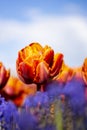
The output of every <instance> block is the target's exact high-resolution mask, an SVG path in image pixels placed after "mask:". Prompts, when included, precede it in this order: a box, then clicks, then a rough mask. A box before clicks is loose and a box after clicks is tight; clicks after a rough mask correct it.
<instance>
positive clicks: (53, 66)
mask: <svg viewBox="0 0 87 130" xmlns="http://www.w3.org/2000/svg"><path fill="white" fill-rule="evenodd" d="M62 62H63V54H61V53H59V54H54V51H53V49H52V48H51V47H49V46H47V45H46V46H45V47H42V46H41V45H40V44H39V43H31V44H30V45H28V46H26V47H25V48H23V49H22V50H20V51H19V53H18V58H17V61H16V68H17V73H18V76H19V78H20V79H21V80H22V81H23V82H25V83H27V84H30V83H36V84H44V83H45V82H46V81H48V80H49V79H50V78H53V77H54V76H56V75H57V74H58V73H59V70H60V68H61V66H62Z"/></svg>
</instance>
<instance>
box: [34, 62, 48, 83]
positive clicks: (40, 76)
mask: <svg viewBox="0 0 87 130" xmlns="http://www.w3.org/2000/svg"><path fill="white" fill-rule="evenodd" d="M48 75H49V71H48V69H47V66H46V64H45V63H44V62H40V63H39V64H38V66H37V68H36V76H35V79H34V81H35V82H36V83H43V82H45V81H47V79H48Z"/></svg>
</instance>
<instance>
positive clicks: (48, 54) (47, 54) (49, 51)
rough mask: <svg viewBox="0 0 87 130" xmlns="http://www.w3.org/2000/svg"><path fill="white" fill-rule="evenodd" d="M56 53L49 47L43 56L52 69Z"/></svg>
mask: <svg viewBox="0 0 87 130" xmlns="http://www.w3.org/2000/svg"><path fill="white" fill-rule="evenodd" d="M53 57H54V51H53V50H52V49H51V48H50V47H49V48H47V49H45V51H44V54H43V59H44V60H45V61H46V62H47V63H48V64H49V66H50V67H51V66H52V64H53Z"/></svg>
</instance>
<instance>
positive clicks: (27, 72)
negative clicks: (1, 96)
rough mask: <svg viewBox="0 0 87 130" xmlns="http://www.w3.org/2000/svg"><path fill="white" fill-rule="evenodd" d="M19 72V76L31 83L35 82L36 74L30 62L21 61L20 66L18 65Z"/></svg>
mask: <svg viewBox="0 0 87 130" xmlns="http://www.w3.org/2000/svg"><path fill="white" fill-rule="evenodd" d="M17 72H18V75H19V78H20V79H21V80H22V81H23V82H25V83H27V84H30V83H32V82H33V79H34V76H35V72H34V69H33V67H32V66H30V64H28V63H24V62H22V63H20V64H19V66H18V67H17Z"/></svg>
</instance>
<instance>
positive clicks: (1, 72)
mask: <svg viewBox="0 0 87 130" xmlns="http://www.w3.org/2000/svg"><path fill="white" fill-rule="evenodd" d="M9 77H10V70H6V68H5V67H4V65H3V64H2V63H1V62H0V88H3V87H4V86H5V84H6V83H7V81H8V79H9Z"/></svg>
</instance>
